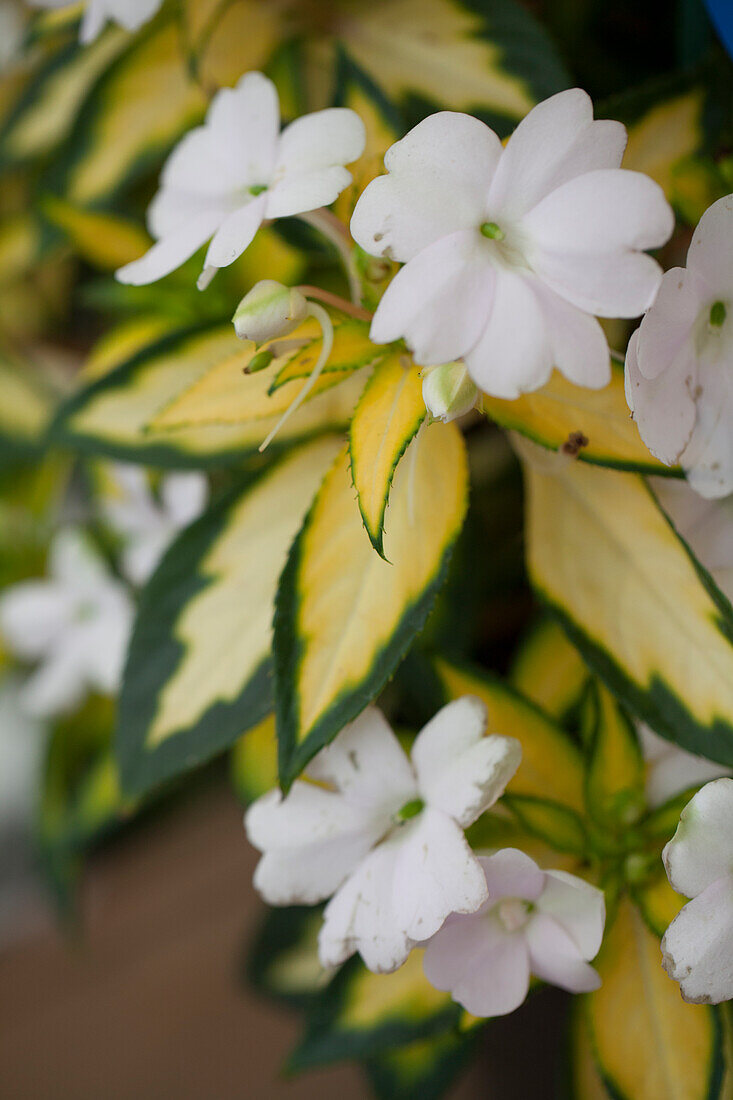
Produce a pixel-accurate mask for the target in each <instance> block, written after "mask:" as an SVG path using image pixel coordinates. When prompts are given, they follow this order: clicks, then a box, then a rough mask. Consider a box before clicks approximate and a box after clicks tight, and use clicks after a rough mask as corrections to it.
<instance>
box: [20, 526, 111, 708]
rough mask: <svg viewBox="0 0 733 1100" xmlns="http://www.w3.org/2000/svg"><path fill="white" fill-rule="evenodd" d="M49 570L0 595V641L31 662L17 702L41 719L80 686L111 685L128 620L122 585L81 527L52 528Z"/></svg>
mask: <svg viewBox="0 0 733 1100" xmlns="http://www.w3.org/2000/svg"><path fill="white" fill-rule="evenodd" d="M49 574H50V575H49V577H48V578H46V579H44V580H34V581H23V582H22V583H20V584H16V585H14V586H13V587H12V588H8V589H7V590H6V591H5V592H4V593H3V595H2V597H0V634H1V635H2V638H3V641H4V643H5V644H6V645H7V647H8V648H9V649H10V650H12V652H13V653H15V654H16V655H17V656H18V657H20V658H21V659H23V660H27V661H38V662H39V667H38V669H37V670H36V671H35V672H34V673H32V674H31V676H30V677H29V678H28V680H27V681H26V683H25V684H24V686H23V690H22V704H23V706H24V708H25V709H26V710H27V712H28V713H29V714H33V715H36V716H37V717H42V718H47V717H52V716H54V715H57V714H62V713H64V712H66V711H69V710H72V709H73V708H74V707H75V706H76V705H77V704H78V703H80V702H81V701H82V700H83V698H84V696H85V694H86V693H87V692H88V691H100V692H103V693H104V694H111V693H113V692H115V691H116V690H117V688H118V687H119V683H120V677H121V674H122V665H123V661H124V657H125V651H126V649H127V642H128V638H129V635H130V630H131V627H132V619H133V605H132V601H131V600H130V597H129V594H128V592H127V589H126V588H125V587H124V585H122V584H121V583H120V582H119V581H117V580H115V578H114V577H112V576H111V574H110V573H109V572H108V570H107V567H106V565H105V564H104V562H103V561H102V560H101V559H100V558H99V557H98V556H97V554H96V553H95V551H94V550H93V548H92V547H91V545H90V544H89V542H88V541H87V539H86V538H85V536H84V535H83V533H82V532H81V531H79V530H74V529H71V528H69V529H67V530H63V531H61V532H59V534H58V535H56V537H55V539H54V541H53V543H52V545H51V551H50V558H49Z"/></svg>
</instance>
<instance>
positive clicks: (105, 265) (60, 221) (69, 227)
mask: <svg viewBox="0 0 733 1100" xmlns="http://www.w3.org/2000/svg"><path fill="white" fill-rule="evenodd" d="M41 208H42V210H43V213H44V215H45V217H46V218H48V220H49V221H50V222H52V223H53V224H54V225H56V226H58V228H59V229H62V230H63V231H64V232H65V233H66V234H67V236H68V237H69V239H70V240H71V242H72V244H73V246H74V250H75V251H76V252H77V253H78V254H79V256H81V257H82V259H84V260H86V261H87V262H88V263H90V264H92V265H93V266H94V267H98V268H101V269H102V270H110V271H113V270H115V269H116V268H118V267H122V265H123V264H126V263H129V262H130V261H131V260H135V259H137V257H138V256H140V255H142V253H143V252H145V250H146V249H147V248H149V247H150V237H149V236H148V234H147V233H146V232H145V231H144V229H142V228H141V226H140V225H139V224H138V223H137V222H133V221H130V220H129V219H128V218H123V217H121V216H120V215H118V214H110V213H106V212H101V211H95V210H85V209H82V208H80V207H77V206H73V205H72V204H71V203H69V202H65V201H64V200H63V199H59V198H56V197H55V196H54V195H48V196H46V197H45V198H44V199H43V201H42V203H41Z"/></svg>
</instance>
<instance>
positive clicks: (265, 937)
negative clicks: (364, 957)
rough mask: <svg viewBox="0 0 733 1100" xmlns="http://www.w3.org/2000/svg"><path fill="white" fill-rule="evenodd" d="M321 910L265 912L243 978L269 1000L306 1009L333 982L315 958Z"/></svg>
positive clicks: (304, 908)
mask: <svg viewBox="0 0 733 1100" xmlns="http://www.w3.org/2000/svg"><path fill="white" fill-rule="evenodd" d="M322 922H323V908H322V906H313V905H308V906H300V905H298V906H291V907H289V908H286V909H269V910H268V911H267V913H266V915H265V918H264V921H263V923H262V925H261V927H260V929H259V932H258V933H257V935H256V936H255V938H254V940H253V941H252V943H251V945H250V947H249V949H248V951H247V960H246V967H245V976H246V978H247V980H248V982H249V983H250V984H251V985H252V986H253V987H254V988H255V989H256V990H257V991H258V992H259V993H262V994H264V995H265V996H267V997H271V998H272V999H273V1000H276V1001H280V1002H282V1003H284V1004H286V1005H293V1006H296V1007H301V1008H304V1007H308V1006H309V1005H311V1004H313V1002H314V1000H316V999H317V998H318V996H319V995H320V994H321V993H322V991H323V990H324V988H325V987H326V986H327V985H329V984H330V982H331V981H332V980H333V977H334V974H335V971H333V970H325V969H324V968H323V967H322V966H321V962H320V960H319V958H318V933H319V932H320V930H321V924H322Z"/></svg>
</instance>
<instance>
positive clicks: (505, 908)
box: [496, 898, 531, 932]
mask: <svg viewBox="0 0 733 1100" xmlns="http://www.w3.org/2000/svg"><path fill="white" fill-rule="evenodd" d="M530 909H531V906H530V904H529V902H527V901H522V899H521V898H503V899H502V901H500V902H499V904H498V905H497V907H496V913H497V916H498V918H499V920H500V921H501V923H502V924H503V925H504V927H505V928H506V930H507V932H518V931H519V929H520V928H523V927H524V925H525V924H526V923H527V921H528V920H529V914H530Z"/></svg>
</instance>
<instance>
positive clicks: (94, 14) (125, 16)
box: [30, 0, 163, 45]
mask: <svg viewBox="0 0 733 1100" xmlns="http://www.w3.org/2000/svg"><path fill="white" fill-rule="evenodd" d="M30 2H31V3H32V4H33V5H34V6H35V7H37V8H51V9H54V8H68V7H72V6H76V0H30ZM162 3H163V0H87V3H86V4H85V5H84V15H83V16H82V21H81V28H80V30H79V38H80V40H81V41H82V42H83V43H84V44H85V45H86V44H88V43H89V42H93V41H94V39H95V38H96V37H97V35H98V34H99V33H100V31H101V30H102V29H103V27H104V26H105V24H106V23H107V22H108V21H110V22H112V23H118V24H119V25H120V26H121V27H124V28H125V30H128V31H136V30H139V28H140V27H142V25H143V23H147V22H148V20H149V19H152V18H153V16H154V15H155V13H156V12H157V11H158V9H159V8H160V6H161V4H162Z"/></svg>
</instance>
